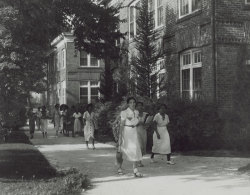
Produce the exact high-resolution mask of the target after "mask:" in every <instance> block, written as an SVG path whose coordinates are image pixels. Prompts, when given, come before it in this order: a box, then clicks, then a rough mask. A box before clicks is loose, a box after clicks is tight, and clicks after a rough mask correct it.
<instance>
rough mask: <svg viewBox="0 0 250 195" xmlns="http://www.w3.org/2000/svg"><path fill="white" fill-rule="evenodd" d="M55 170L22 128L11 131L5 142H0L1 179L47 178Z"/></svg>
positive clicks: (54, 174) (53, 174) (50, 176)
mask: <svg viewBox="0 0 250 195" xmlns="http://www.w3.org/2000/svg"><path fill="white" fill-rule="evenodd" d="M54 176H56V170H55V168H53V167H52V166H51V165H50V163H49V162H48V161H47V159H46V158H45V157H44V156H43V155H42V154H41V153H40V152H39V150H37V149H36V148H35V147H34V146H33V145H32V143H31V142H30V140H29V138H28V137H27V135H25V133H24V131H23V130H17V131H13V132H12V133H11V134H10V136H9V138H8V141H7V143H5V144H0V178H1V179H17V180H20V179H21V180H23V179H25V180H29V179H48V178H52V177H54Z"/></svg>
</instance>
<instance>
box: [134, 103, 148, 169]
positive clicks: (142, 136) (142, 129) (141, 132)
mask: <svg viewBox="0 0 250 195" xmlns="http://www.w3.org/2000/svg"><path fill="white" fill-rule="evenodd" d="M143 109H144V108H143V103H142V102H137V103H136V110H138V112H139V114H138V119H139V123H138V125H137V136H138V141H139V144H140V147H141V152H142V156H143V155H145V154H146V146H147V131H146V126H145V125H146V119H147V117H148V115H149V114H148V113H146V112H143ZM138 166H139V167H144V165H143V164H142V161H139V162H138Z"/></svg>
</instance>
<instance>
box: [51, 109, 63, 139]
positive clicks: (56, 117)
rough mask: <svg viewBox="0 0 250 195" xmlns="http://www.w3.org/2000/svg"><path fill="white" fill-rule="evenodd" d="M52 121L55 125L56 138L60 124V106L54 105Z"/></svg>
mask: <svg viewBox="0 0 250 195" xmlns="http://www.w3.org/2000/svg"><path fill="white" fill-rule="evenodd" d="M53 121H54V124H55V130H56V136H58V132H59V131H60V123H61V113H60V105H59V104H56V105H55V111H54V114H53Z"/></svg>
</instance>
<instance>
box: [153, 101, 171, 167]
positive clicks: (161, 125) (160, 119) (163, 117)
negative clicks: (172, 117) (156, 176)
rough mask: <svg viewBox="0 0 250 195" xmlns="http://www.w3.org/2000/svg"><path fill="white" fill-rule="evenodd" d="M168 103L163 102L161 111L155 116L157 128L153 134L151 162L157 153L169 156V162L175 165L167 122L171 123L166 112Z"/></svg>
mask: <svg viewBox="0 0 250 195" xmlns="http://www.w3.org/2000/svg"><path fill="white" fill-rule="evenodd" d="M166 109H167V107H166V105H165V104H162V105H161V106H160V109H159V113H157V114H156V115H155V116H154V119H153V121H154V123H155V125H156V126H157V128H156V129H155V131H154V134H153V148H152V155H151V162H155V161H154V155H155V154H161V155H166V156H167V164H170V165H173V164H175V163H174V162H172V161H171V159H170V157H171V146H170V137H169V133H168V130H167V124H168V123H169V118H168V115H167V114H166Z"/></svg>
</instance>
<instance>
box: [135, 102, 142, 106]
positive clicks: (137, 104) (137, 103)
mask: <svg viewBox="0 0 250 195" xmlns="http://www.w3.org/2000/svg"><path fill="white" fill-rule="evenodd" d="M139 105H141V106H143V102H136V105H135V106H136V107H137V106H139Z"/></svg>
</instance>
